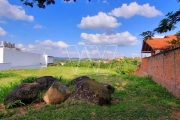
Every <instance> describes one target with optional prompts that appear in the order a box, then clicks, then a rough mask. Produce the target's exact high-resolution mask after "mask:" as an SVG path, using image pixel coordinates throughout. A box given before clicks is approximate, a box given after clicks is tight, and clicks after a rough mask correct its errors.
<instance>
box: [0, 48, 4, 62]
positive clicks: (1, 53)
mask: <svg viewBox="0 0 180 120" xmlns="http://www.w3.org/2000/svg"><path fill="white" fill-rule="evenodd" d="M3 50H4V49H3V48H1V47H0V63H3Z"/></svg>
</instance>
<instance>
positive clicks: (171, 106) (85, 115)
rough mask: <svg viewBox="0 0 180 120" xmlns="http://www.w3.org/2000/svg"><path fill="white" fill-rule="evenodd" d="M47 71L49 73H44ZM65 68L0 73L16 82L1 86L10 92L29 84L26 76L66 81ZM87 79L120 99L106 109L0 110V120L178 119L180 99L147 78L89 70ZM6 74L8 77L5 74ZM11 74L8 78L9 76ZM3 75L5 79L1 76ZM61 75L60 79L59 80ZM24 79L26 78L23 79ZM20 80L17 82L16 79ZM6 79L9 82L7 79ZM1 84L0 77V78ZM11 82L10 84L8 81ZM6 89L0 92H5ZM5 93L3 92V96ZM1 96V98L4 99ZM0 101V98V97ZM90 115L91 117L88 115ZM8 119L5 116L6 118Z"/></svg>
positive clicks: (80, 104)
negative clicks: (110, 88)
mask: <svg viewBox="0 0 180 120" xmlns="http://www.w3.org/2000/svg"><path fill="white" fill-rule="evenodd" d="M48 71H49V72H48ZM69 71H70V68H69V67H49V68H44V69H43V70H42V71H41V72H40V70H15V71H3V72H2V73H1V76H3V77H2V80H4V78H6V79H7V81H8V82H9V81H11V79H12V78H14V80H16V82H15V83H17V84H12V85H8V84H6V83H4V82H3V83H4V86H5V87H7V88H6V89H8V88H9V90H8V91H10V89H12V88H13V87H15V86H16V85H18V83H20V82H22V80H24V81H31V80H33V79H34V78H32V77H30V78H29V76H37V77H38V76H43V75H52V76H56V77H58V78H59V79H61V80H62V81H63V82H67V81H69V80H71V79H72V78H74V77H77V75H74V74H73V73H71V72H69ZM89 71H91V72H89V74H87V75H88V76H89V77H91V78H94V79H95V80H97V81H99V82H105V83H108V84H111V85H112V86H114V87H115V89H116V90H115V93H114V94H113V95H112V97H113V98H120V103H118V104H112V105H110V106H98V105H91V104H88V103H85V102H77V101H73V102H64V103H62V104H58V105H47V106H44V107H42V108H39V109H32V108H31V107H30V106H28V108H27V109H28V112H27V113H26V114H25V115H22V116H17V112H18V110H17V109H13V110H4V111H0V119H7V118H8V119H15V118H16V119H18V120H21V119H22V120H24V119H27V120H31V119H34V120H38V119H45V120H46V119H47V120H49V119H53V120H77V119H78V120H84V119H85V120H88V119H94V120H100V119H103V120H110V119H112V120H137V119H138V120H139V119H142V120H157V119H158V120H164V119H168V120H169V119H173V120H176V119H177V120H178V119H179V117H180V100H179V99H177V98H175V97H173V96H172V95H171V94H170V93H169V92H168V91H167V90H166V89H165V88H163V87H161V86H160V85H158V84H156V83H155V82H153V81H152V80H151V78H148V77H136V76H122V75H117V74H115V73H114V72H113V71H111V73H110V74H107V75H104V74H102V73H103V72H104V71H105V70H102V72H101V73H100V74H94V72H93V70H92V69H91V70H89ZM8 73H10V74H8ZM11 73H12V75H11ZM79 73H81V74H83V75H84V74H86V70H85V68H82V69H80V70H79ZM4 76H5V77H4ZM60 76H63V77H60ZM27 77H28V78H27ZM19 78H20V80H19ZM9 79H10V80H9ZM0 82H1V78H0ZM11 82H12V81H11ZM6 89H4V90H2V91H6ZM7 93H8V92H6V93H4V95H5V94H7ZM4 95H3V96H4ZM0 98H1V100H2V97H1V96H0ZM92 114H93V115H92ZM7 116H8V117H7Z"/></svg>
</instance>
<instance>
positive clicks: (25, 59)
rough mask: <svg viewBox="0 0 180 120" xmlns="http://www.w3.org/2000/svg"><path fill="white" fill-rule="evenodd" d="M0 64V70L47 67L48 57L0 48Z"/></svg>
mask: <svg viewBox="0 0 180 120" xmlns="http://www.w3.org/2000/svg"><path fill="white" fill-rule="evenodd" d="M7 63H8V64H7ZM0 64H1V65H0V70H4V69H23V68H27V69H34V68H41V67H47V64H48V55H46V54H36V53H29V52H23V51H18V50H15V49H9V48H0ZM9 66H10V67H9Z"/></svg>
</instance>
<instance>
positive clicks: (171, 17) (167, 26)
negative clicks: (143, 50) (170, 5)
mask: <svg viewBox="0 0 180 120" xmlns="http://www.w3.org/2000/svg"><path fill="white" fill-rule="evenodd" d="M177 2H180V0H177ZM179 21H180V10H177V11H176V12H169V13H168V14H167V15H166V18H164V19H162V20H161V21H160V23H159V25H158V27H157V28H155V29H154V30H153V31H151V32H152V33H154V34H155V33H156V32H157V33H165V32H168V31H171V30H173V29H175V28H176V26H175V25H176V24H177V23H178V22H179ZM147 32H149V31H146V32H143V33H147ZM143 33H142V34H140V35H141V36H142V37H143V39H146V38H147V37H153V35H154V34H143ZM150 35H152V36H150Z"/></svg>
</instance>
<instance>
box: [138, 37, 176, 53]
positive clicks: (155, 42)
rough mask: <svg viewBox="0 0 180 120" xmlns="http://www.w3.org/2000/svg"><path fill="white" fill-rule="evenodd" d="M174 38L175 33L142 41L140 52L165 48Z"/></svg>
mask: <svg viewBox="0 0 180 120" xmlns="http://www.w3.org/2000/svg"><path fill="white" fill-rule="evenodd" d="M174 39H176V36H175V35H169V36H165V37H164V38H153V39H147V40H145V41H143V45H142V50H141V52H142V53H150V52H151V51H152V50H166V49H167V48H168V47H169V45H170V44H169V43H168V42H170V41H172V40H174Z"/></svg>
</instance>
